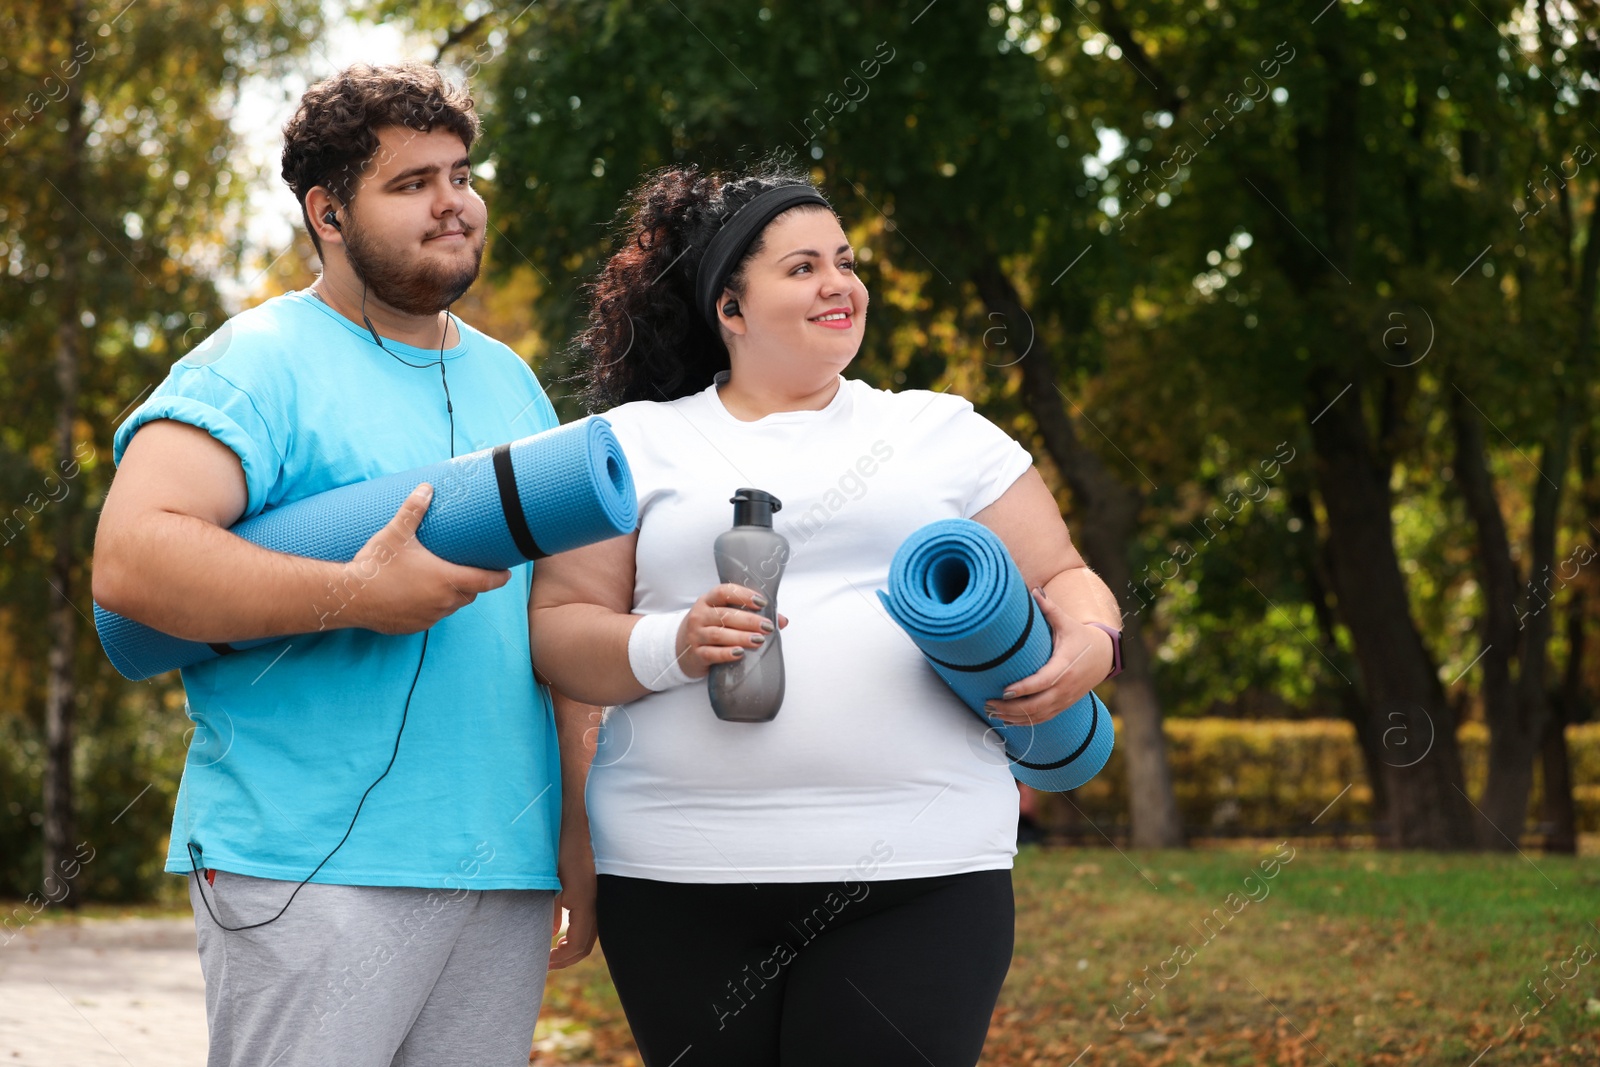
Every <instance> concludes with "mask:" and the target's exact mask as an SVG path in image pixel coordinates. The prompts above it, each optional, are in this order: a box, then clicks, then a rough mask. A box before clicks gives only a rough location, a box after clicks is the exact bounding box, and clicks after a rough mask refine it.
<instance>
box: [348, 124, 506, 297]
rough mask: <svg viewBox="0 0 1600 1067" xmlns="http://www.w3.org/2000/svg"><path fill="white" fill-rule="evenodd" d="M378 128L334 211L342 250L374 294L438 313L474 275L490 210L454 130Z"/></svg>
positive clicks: (480, 256)
mask: <svg viewBox="0 0 1600 1067" xmlns="http://www.w3.org/2000/svg"><path fill="white" fill-rule="evenodd" d="M377 133H378V141H379V148H378V151H377V154H376V155H374V156H373V158H372V160H371V161H370V162H369V163H368V165H367V169H366V170H365V171H364V172H363V174H362V176H361V179H360V181H359V182H358V184H357V187H356V189H357V191H356V194H355V197H354V199H353V202H352V203H351V204H350V205H347V207H346V210H344V211H342V212H340V214H341V215H342V216H343V221H344V229H343V231H342V232H343V235H344V244H345V254H346V256H347V257H348V258H349V260H350V265H351V266H352V267H354V268H355V270H356V273H357V274H359V275H360V277H361V279H362V281H364V282H366V284H367V286H368V288H369V289H370V290H371V292H372V295H373V296H375V297H377V298H378V299H379V300H382V301H383V302H384V303H386V304H388V305H389V306H390V307H393V308H396V309H397V310H400V311H404V312H406V313H408V314H411V315H432V314H436V313H437V312H439V311H442V310H443V309H445V308H447V307H449V306H450V305H451V304H453V303H455V301H456V300H457V299H458V298H459V297H460V296H461V294H462V293H464V292H466V291H467V290H468V289H469V288H470V287H471V286H472V283H473V282H474V281H476V280H477V277H478V266H479V263H480V262H481V261H482V259H483V242H484V229H485V227H486V226H487V224H488V221H489V211H488V208H487V207H485V205H484V203H483V198H482V197H480V196H479V195H478V194H477V192H476V191H475V190H474V189H473V188H472V175H471V172H470V170H469V167H470V164H469V162H468V160H467V150H466V147H465V146H464V145H463V144H462V143H461V138H460V137H458V136H456V135H455V134H453V133H451V132H450V131H448V130H442V129H437V128H436V129H434V130H433V131H431V132H429V133H419V132H418V131H416V130H412V129H408V128H406V127H403V126H385V127H383V128H381V129H380V130H378V131H377Z"/></svg>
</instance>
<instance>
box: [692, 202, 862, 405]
mask: <svg viewBox="0 0 1600 1067" xmlns="http://www.w3.org/2000/svg"><path fill="white" fill-rule="evenodd" d="M855 258H856V257H855V253H854V252H853V251H852V250H851V248H850V242H849V240H848V239H847V238H846V237H845V235H844V230H842V229H840V227H839V220H838V219H836V218H835V217H834V215H833V212H831V211H827V210H823V209H820V208H797V209H793V210H790V211H787V212H785V213H784V214H782V215H780V216H778V217H777V218H776V219H774V220H772V222H771V223H769V224H768V226H767V228H766V230H765V231H764V233H763V234H762V247H761V251H760V252H759V253H757V254H756V255H754V256H752V257H751V258H750V259H749V260H748V261H747V262H746V264H745V272H744V275H745V276H744V294H743V295H742V296H740V297H739V298H738V300H739V314H738V315H737V316H733V317H729V316H726V315H723V316H721V319H722V323H723V325H724V326H726V327H727V328H728V330H729V331H730V332H732V333H733V335H734V336H733V337H732V338H730V342H729V349H730V351H732V352H733V353H734V354H735V356H736V357H751V358H750V359H749V360H746V359H743V358H741V359H740V362H741V363H747V365H748V370H752V371H755V372H756V373H757V374H759V375H760V376H761V377H763V378H765V379H768V380H773V381H783V382H786V383H787V384H788V385H790V386H791V387H793V388H796V389H817V388H821V387H822V386H824V385H826V383H827V382H828V381H830V380H832V379H833V377H834V376H836V375H837V374H838V373H839V372H840V371H842V370H844V368H845V367H847V366H849V365H850V361H851V360H852V359H854V358H855V355H856V352H857V351H858V350H859V349H860V348H861V337H862V330H863V329H864V328H865V326H866V319H867V287H866V286H865V285H863V284H862V283H861V279H860V278H858V277H856V271H855ZM732 295H733V294H732V293H730V292H724V293H723V298H722V300H721V301H720V302H719V304H718V306H719V307H720V306H721V305H722V304H725V303H727V301H728V300H729V299H730V298H731V297H732Z"/></svg>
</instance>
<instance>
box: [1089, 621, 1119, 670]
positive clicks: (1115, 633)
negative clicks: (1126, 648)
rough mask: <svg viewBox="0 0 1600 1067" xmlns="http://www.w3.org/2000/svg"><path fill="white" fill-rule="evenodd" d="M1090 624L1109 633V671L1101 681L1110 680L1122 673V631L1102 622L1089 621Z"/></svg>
mask: <svg viewBox="0 0 1600 1067" xmlns="http://www.w3.org/2000/svg"><path fill="white" fill-rule="evenodd" d="M1089 625H1090V626H1098V627H1099V628H1100V629H1102V630H1104V631H1105V632H1106V633H1108V634H1110V635H1111V673H1110V674H1108V675H1106V676H1105V677H1104V678H1103V679H1101V681H1107V682H1108V681H1110V680H1111V679H1113V678H1115V677H1116V676H1117V675H1119V674H1121V673H1122V631H1121V630H1114V629H1112V628H1111V627H1109V626H1107V625H1106V624H1105V623H1103V622H1091V623H1089Z"/></svg>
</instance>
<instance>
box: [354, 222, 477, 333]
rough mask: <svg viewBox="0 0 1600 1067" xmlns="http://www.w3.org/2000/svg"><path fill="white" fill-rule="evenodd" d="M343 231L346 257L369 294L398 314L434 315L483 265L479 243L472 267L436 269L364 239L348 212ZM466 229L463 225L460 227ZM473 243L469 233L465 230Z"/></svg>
mask: <svg viewBox="0 0 1600 1067" xmlns="http://www.w3.org/2000/svg"><path fill="white" fill-rule="evenodd" d="M349 220H350V221H349V225H347V226H346V227H345V230H344V249H345V256H346V257H347V258H348V259H349V261H350V265H351V266H352V267H354V268H355V270H356V273H357V274H359V275H360V277H361V281H362V283H363V284H365V285H366V286H367V288H368V289H369V290H371V292H372V295H373V296H375V297H377V298H378V299H379V300H381V301H383V302H384V303H385V304H388V305H389V306H390V307H392V308H394V309H396V310H397V311H404V312H405V313H406V314H408V315H435V314H437V313H439V312H441V311H443V310H444V309H445V308H447V307H449V306H450V305H451V304H454V303H455V302H456V301H457V300H459V299H460V298H461V294H462V293H465V292H466V291H467V290H468V289H470V288H471V287H472V283H473V282H475V281H477V280H478V268H479V266H480V265H481V264H482V262H483V242H482V241H481V240H480V241H479V242H478V245H477V247H476V249H474V254H473V257H472V265H471V266H470V267H469V266H459V267H439V266H434V265H433V264H430V263H427V262H425V261H423V260H422V259H421V258H420V257H418V256H405V255H401V254H398V253H396V252H394V251H393V250H391V249H388V248H384V247H381V246H380V245H378V244H376V243H374V242H372V241H370V240H368V239H367V236H366V232H365V231H364V230H363V229H362V228H361V226H360V224H358V223H357V222H356V219H355V213H354V212H350V213H349ZM462 225H463V227H465V223H463V224H462ZM466 240H469V241H470V240H472V230H470V229H467V230H466Z"/></svg>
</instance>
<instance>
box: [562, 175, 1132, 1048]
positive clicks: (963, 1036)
mask: <svg viewBox="0 0 1600 1067" xmlns="http://www.w3.org/2000/svg"><path fill="white" fill-rule="evenodd" d="M590 298H591V299H590V305H591V310H590V316H589V323H590V325H589V327H588V329H587V330H585V331H584V332H583V333H582V334H581V335H580V336H579V337H578V339H577V341H576V343H575V347H576V350H577V352H578V353H579V355H580V356H581V357H582V358H583V362H584V363H585V364H586V366H585V367H584V368H583V370H584V373H585V376H586V380H587V396H588V399H589V400H590V402H591V406H592V408H593V409H594V410H597V411H602V412H604V417H605V418H606V419H608V420H609V421H610V423H611V425H612V427H613V428H614V430H615V431H616V434H617V437H618V439H619V440H620V441H621V443H622V446H623V449H624V451H625V453H626V455H627V457H628V462H629V465H630V467H631V468H632V472H633V478H634V483H635V486H636V488H637V491H638V498H639V529H638V531H637V532H636V533H634V534H630V535H628V536H626V537H619V538H616V539H614V540H611V541H606V542H604V543H601V544H598V545H594V546H591V547H588V548H584V549H580V550H577V551H573V552H568V553H563V554H560V555H556V556H551V557H549V558H547V559H544V560H541V561H540V562H539V564H538V567H537V569H536V573H535V579H534V594H533V605H532V621H533V648H534V662H535V665H536V667H537V668H538V670H539V672H540V673H541V675H542V676H543V677H544V678H546V679H548V680H549V682H550V684H551V686H552V687H553V688H554V689H556V690H558V691H559V692H561V693H563V694H565V695H566V696H567V697H570V698H572V699H573V700H580V701H585V702H588V703H590V704H594V705H603V706H607V707H609V708H610V711H609V712H608V714H607V716H606V718H605V722H604V725H603V727H602V728H601V731H600V736H599V743H598V754H597V755H596V756H595V758H594V762H593V766H592V769H591V770H590V773H589V779H588V790H587V808H588V816H589V820H590V828H591V832H592V840H593V849H594V865H595V869H596V871H597V872H598V875H597V877H596V878H595V879H594V884H595V885H596V886H597V891H596V905H595V906H596V909H597V917H598V923H599V937H600V942H601V945H602V946H603V948H604V950H605V954H606V961H607V963H608V965H609V966H610V968H611V973H612V978H613V980H614V982H615V984H616V987H617V991H618V994H619V995H620V997H621V1000H622V1005H623V1008H624V1010H625V1011H626V1013H627V1016H628V1020H629V1023H630V1025H631V1026H632V1028H633V1031H634V1036H635V1038H636V1040H637V1041H638V1044H639V1047H640V1049H641V1051H642V1052H643V1055H644V1059H645V1063H646V1064H649V1065H660V1067H668V1065H676V1067H693V1065H696V1064H739V1065H742V1067H752V1065H759V1064H780V1063H781V1064H785V1065H790V1064H820V1063H829V1064H844V1063H862V1064H873V1065H876V1067H882V1065H885V1064H897V1063H907V1064H910V1063H917V1064H921V1063H926V1062H936V1063H940V1064H945V1063H951V1064H971V1063H974V1062H976V1060H977V1058H978V1055H979V1053H980V1052H981V1050H982V1048H983V1042H984V1037H985V1034H986V1032H987V1030H988V1025H989V1018H990V1015H991V1013H992V1011H993V1008H994V1004H995V1001H996V998H997V997H998V996H999V992H1000V987H1001V984H1002V982H1003V981H1004V978H1005V974H1006V970H1007V968H1008V967H1009V965H1010V960H1011V949H1012V896H1011V878H1010V869H1011V864H1012V857H1013V856H1014V854H1015V852H1016V826H1017V790H1016V786H1015V784H1014V783H1013V781H1012V778H1011V775H1010V773H1009V771H1008V768H1007V764H1006V762H1005V760H1004V758H1003V757H999V756H997V754H996V752H995V749H994V747H993V746H992V745H990V744H986V743H985V732H986V728H985V726H984V724H983V723H982V722H981V721H980V720H979V719H978V717H977V716H975V715H973V714H972V712H971V711H970V710H969V709H968V708H967V707H966V706H965V705H963V704H962V703H961V701H960V700H959V699H957V697H956V696H955V694H954V693H952V692H951V691H950V690H949V689H948V688H947V687H946V686H945V685H944V683H943V682H942V681H941V680H940V679H939V678H938V676H937V675H935V674H934V672H933V670H932V669H931V668H930V667H929V665H928V664H927V662H926V661H925V660H924V659H923V657H922V655H921V654H920V653H919V652H918V650H917V649H916V647H915V646H914V645H913V644H912V643H911V641H910V639H909V638H908V637H907V636H906V635H905V634H904V632H903V631H901V629H900V628H899V627H898V626H897V625H896V624H895V623H894V622H893V621H892V620H891V619H890V618H889V616H888V615H887V614H886V613H885V612H884V610H883V609H882V607H881V606H880V604H879V603H878V600H877V597H876V595H875V591H876V590H878V589H882V588H885V587H886V585H887V580H888V571H889V563H890V560H891V559H892V557H893V556H894V553H895V550H896V549H897V548H898V547H899V545H900V543H901V542H902V541H903V540H904V539H905V538H906V536H907V535H909V534H910V533H912V532H913V531H914V530H916V529H917V528H918V527H920V526H923V525H924V524H926V523H928V522H931V521H933V520H935V519H941V518H949V517H955V516H962V517H967V518H973V519H976V520H977V521H978V522H981V523H984V524H985V525H987V526H989V527H990V528H991V529H993V530H994V531H995V532H996V533H997V534H998V535H999V536H1000V537H1001V538H1002V539H1003V540H1004V542H1005V544H1006V546H1007V548H1008V549H1009V550H1010V552H1011V554H1012V556H1013V558H1014V559H1015V560H1016V563H1017V565H1018V567H1019V568H1020V569H1021V571H1022V574H1023V576H1024V577H1025V578H1026V579H1027V580H1028V582H1029V584H1030V587H1031V588H1033V589H1034V595H1035V597H1036V599H1037V601H1038V603H1039V606H1040V608H1041V610H1042V612H1043V614H1044V617H1045V619H1046V620H1047V621H1048V622H1049V623H1050V626H1051V628H1052V630H1053V632H1054V635H1055V649H1054V653H1053V655H1052V656H1051V658H1050V661H1049V662H1048V663H1046V664H1045V666H1044V667H1043V668H1042V669H1041V670H1040V671H1039V672H1037V673H1036V674H1034V675H1032V676H1031V677H1029V678H1026V679H1021V680H1019V681H1018V682H1016V683H1015V684H1013V685H1012V686H1011V688H1010V689H1009V690H1008V691H1007V694H1006V697H1008V699H1003V698H1002V696H1001V694H996V700H995V701H994V703H993V705H992V707H993V709H994V711H995V713H996V714H997V715H998V716H999V717H1001V718H1002V719H1005V720H1007V721H1011V722H1029V721H1042V720H1043V719H1046V718H1049V717H1050V716H1051V715H1052V714H1054V713H1056V712H1057V711H1059V710H1060V709H1062V708H1065V707H1067V706H1068V705H1070V704H1072V703H1074V702H1075V701H1077V700H1078V699H1079V698H1080V697H1081V696H1082V695H1083V694H1084V693H1086V692H1087V691H1088V690H1089V689H1090V688H1091V687H1092V686H1094V685H1095V684H1097V683H1099V682H1100V681H1101V680H1102V679H1104V678H1105V677H1106V676H1107V675H1108V674H1109V673H1110V672H1111V671H1112V669H1113V664H1114V658H1115V652H1116V650H1115V647H1114V642H1115V635H1114V634H1113V633H1111V632H1110V631H1111V628H1114V627H1115V626H1116V625H1117V624H1118V620H1119V615H1118V611H1117V606H1116V601H1115V598H1114V597H1113V596H1112V594H1111V592H1110V590H1109V589H1107V588H1106V586H1105V584H1104V583H1103V582H1101V581H1100V580H1099V578H1097V577H1096V576H1095V575H1094V574H1093V573H1092V572H1091V571H1090V570H1089V569H1088V568H1087V567H1086V566H1085V565H1084V563H1083V560H1082V559H1081V558H1080V557H1079V555H1078V553H1077V551H1076V550H1075V549H1074V548H1073V546H1072V542H1071V539H1070V537H1069V536H1068V533H1067V529H1066V526H1065V525H1064V524H1063V523H1062V521H1061V515H1060V512H1059V511H1058V510H1057V508H1056V504H1055V500H1054V498H1053V497H1052V496H1051V494H1050V492H1049V490H1048V489H1047V488H1046V486H1045V485H1044V482H1043V481H1042V480H1041V478H1040V477H1039V474H1038V473H1037V472H1036V471H1035V470H1034V469H1033V466H1032V462H1031V460H1030V458H1029V456H1028V453H1027V452H1026V451H1025V450H1024V449H1023V448H1021V447H1020V446H1019V445H1018V444H1016V442H1014V441H1012V440H1011V439H1010V438H1009V437H1007V436H1006V434H1005V433H1003V432H1002V431H1001V430H999V429H998V428H997V427H995V426H994V425H993V424H991V423H990V422H989V421H988V420H986V419H984V418H983V417H982V416H980V415H978V414H977V413H976V412H975V411H973V408H972V405H971V404H970V403H968V402H967V401H966V400H963V399H962V398H960V397H958V396H954V395H950V394H947V393H935V392H927V391H923V390H907V391H904V392H899V393H894V392H888V391H884V390H879V389H874V388H872V387H870V386H868V385H866V384H865V383H863V382H860V381H855V380H851V379H847V378H844V377H842V376H841V374H840V372H841V371H843V370H844V369H845V368H846V367H848V366H849V365H850V361H851V360H852V359H853V358H854V357H855V355H856V352H857V350H858V349H859V348H860V346H861V339H862V334H863V330H864V328H865V324H866V312H867V290H866V286H865V285H863V284H862V282H861V279H860V278H859V277H858V276H857V275H856V273H855V256H854V253H853V251H852V250H851V248H850V243H849V241H848V239H847V238H846V236H845V234H844V231H843V229H842V228H841V226H840V223H839V220H838V219H837V218H836V217H835V216H834V213H833V211H832V209H831V208H830V207H829V206H828V203H827V201H826V200H825V199H823V197H822V196H821V194H820V193H819V192H817V190H816V189H815V188H814V187H813V186H812V185H811V184H810V183H809V182H808V181H807V179H806V178H805V177H804V176H802V175H799V174H795V173H791V172H786V171H784V170H782V169H778V168H770V167H769V168H768V169H766V170H764V171H762V172H760V173H757V174H754V175H751V176H747V177H743V178H740V179H737V180H731V179H724V178H723V177H721V176H719V175H716V174H709V173H703V172H700V171H698V170H697V169H695V168H683V167H672V168H667V169H665V170H662V171H659V172H657V173H655V174H654V175H652V176H650V177H649V178H648V179H647V180H646V181H645V182H644V184H643V185H641V186H640V188H639V189H638V190H636V192H635V193H634V195H633V197H632V200H631V203H630V210H629V212H628V215H627V227H626V230H625V243H624V244H623V246H622V247H621V248H620V250H619V251H617V252H616V253H615V254H614V255H613V256H612V257H611V259H610V260H609V261H608V262H607V263H606V264H605V266H604V267H603V268H602V270H601V272H600V275H599V277H598V279H597V280H596V282H595V283H594V285H593V287H592V291H591V293H590ZM742 487H750V488H756V489H761V490H765V491H767V492H769V493H772V494H773V495H775V496H776V497H778V499H779V500H780V501H781V502H782V507H781V510H780V511H779V512H778V513H777V515H776V516H775V517H774V526H775V528H776V529H777V531H778V532H779V533H782V534H783V535H784V536H785V537H787V539H788V541H789V545H790V556H789V561H788V564H787V567H786V569H785V571H784V574H783V578H782V583H781V586H780V587H779V590H778V594H777V596H778V601H779V605H778V606H779V607H781V609H782V612H783V614H782V615H781V616H780V619H779V621H780V624H781V625H782V626H783V627H784V629H783V638H782V653H783V657H784V664H785V668H786V676H787V692H786V694H785V697H784V702H783V706H782V709H781V710H780V712H779V713H778V715H777V717H776V718H775V719H773V720H772V721H770V722H766V723H753V724H752V723H733V722H724V721H722V720H720V719H718V718H717V717H716V715H715V714H714V713H713V712H712V710H711V706H710V702H709V698H708V696H707V690H706V685H705V682H704V679H705V676H706V674H707V672H708V671H709V669H710V668H711V666H712V665H714V664H718V663H728V662H731V661H733V660H734V659H736V658H738V657H740V656H742V655H744V653H745V650H746V649H750V648H754V647H756V646H758V645H759V644H761V643H762V642H763V641H765V640H768V639H770V637H769V635H768V633H767V631H765V630H764V629H763V627H764V626H766V627H770V626H771V623H770V622H767V621H766V620H764V619H763V618H762V616H761V615H760V614H758V613H757V612H758V610H759V608H760V607H761V606H762V605H761V604H759V603H757V601H756V597H755V594H754V593H753V592H752V591H751V590H749V589H746V588H744V587H742V586H738V585H733V584H719V582H718V579H717V572H716V568H715V565H714V563H713V560H712V542H713V540H714V539H715V538H716V536H717V535H718V534H719V533H721V532H722V531H723V530H725V529H727V528H728V527H729V526H730V524H731V522H732V518H733V507H732V505H731V503H730V502H729V498H730V497H732V496H733V494H734V492H735V491H736V490H737V489H739V488H742ZM569 770H570V768H569ZM568 825H569V826H570V825H572V823H571V821H569V824H568ZM568 863H569V865H570V863H571V860H570V857H568ZM583 884H584V880H583V879H582V878H581V877H579V878H576V879H574V885H573V886H570V887H569V892H568V893H567V894H566V895H565V897H564V899H563V903H564V905H565V906H566V907H567V908H569V909H572V910H573V911H574V913H575V914H578V913H581V911H582V910H583V909H585V907H586V905H587V903H588V902H587V901H585V900H584V899H582V897H583V891H582V888H581V887H582V885H583Z"/></svg>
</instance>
